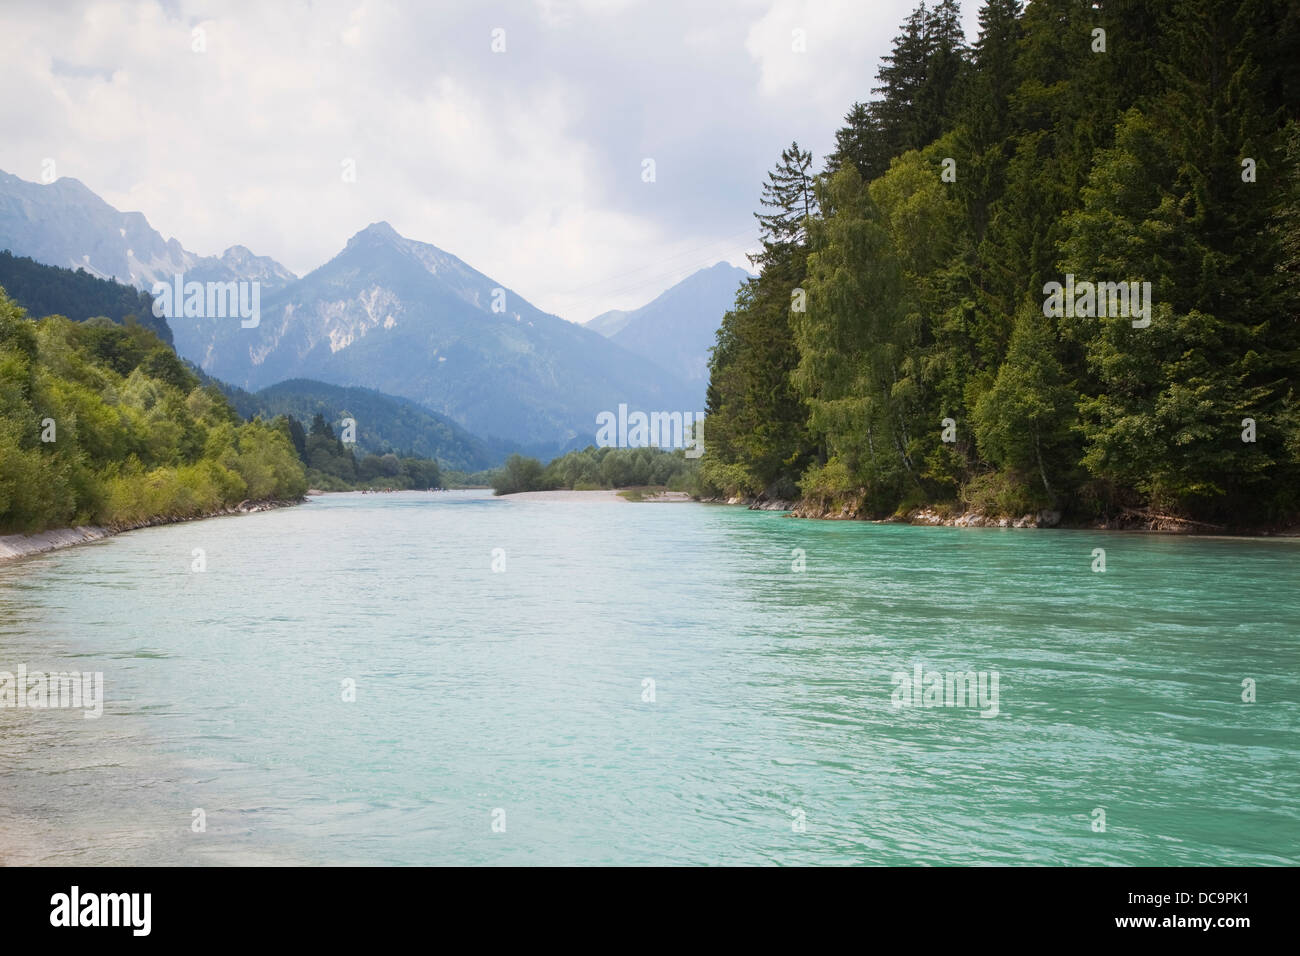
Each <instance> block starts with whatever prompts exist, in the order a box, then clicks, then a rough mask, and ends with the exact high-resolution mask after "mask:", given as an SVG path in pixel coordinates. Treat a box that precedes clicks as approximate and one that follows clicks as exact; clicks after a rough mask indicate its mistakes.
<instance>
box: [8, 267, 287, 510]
mask: <svg viewBox="0 0 1300 956" xmlns="http://www.w3.org/2000/svg"><path fill="white" fill-rule="evenodd" d="M95 281H99V280H95ZM306 490H307V483H306V478H305V475H304V471H303V467H302V465H301V463H300V462H299V460H298V456H297V455H296V454H295V453H294V446H293V442H292V440H291V438H290V436H289V432H288V425H287V422H286V421H284V420H278V421H274V422H265V421H262V420H260V419H259V420H255V421H252V422H245V421H243V420H241V419H240V417H239V416H238V415H237V414H236V413H235V411H234V409H232V408H231V407H230V405H229V404H228V403H227V402H226V400H225V398H224V397H223V396H222V395H221V393H220V392H219V391H218V390H216V389H215V388H211V387H204V386H202V385H201V384H200V382H199V379H198V378H197V377H196V376H195V375H194V373H193V372H191V371H190V370H189V369H188V368H186V366H185V365H184V363H183V362H181V360H180V359H179V358H177V357H176V353H175V352H173V351H172V350H171V348H169V347H168V346H167V345H166V343H164V342H163V341H162V340H161V339H159V338H158V336H157V335H156V334H154V333H153V332H152V331H150V330H149V329H147V328H145V327H144V326H142V325H140V324H138V323H136V322H134V321H128V322H127V323H126V324H124V325H123V324H118V323H115V322H113V321H111V320H110V319H107V318H102V317H100V318H91V319H89V320H88V321H86V322H81V323H79V322H73V321H71V320H70V319H67V318H64V317H62V316H49V317H46V318H43V319H41V320H39V321H34V320H33V319H31V318H29V317H28V316H27V314H26V312H25V311H24V310H23V309H22V308H21V307H20V306H18V305H17V303H15V302H14V301H13V300H12V299H10V298H9V297H8V296H7V295H6V294H5V293H4V291H3V289H0V532H4V533H9V532H34V531H40V530H44V529H47V528H56V527H67V526H71V525H76V524H102V525H107V526H121V525H127V524H139V523H142V522H146V521H150V520H153V519H157V518H176V519H179V518H189V517H198V516H200V515H203V514H209V513H212V512H215V511H219V510H221V509H224V508H229V507H231V506H233V505H236V504H238V503H240V502H242V501H244V500H247V499H257V500H265V499H296V498H300V497H301V496H302V495H303V493H304V492H305V491H306Z"/></svg>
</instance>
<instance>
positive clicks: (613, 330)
mask: <svg viewBox="0 0 1300 956" xmlns="http://www.w3.org/2000/svg"><path fill="white" fill-rule="evenodd" d="M750 278H751V276H750V274H749V273H748V272H746V271H745V270H744V269H738V268H736V267H735V266H733V265H731V264H729V263H726V262H719V263H718V264H717V265H715V266H712V267H710V268H708V269H701V270H700V271H699V272H696V273H694V274H692V275H690V276H687V277H686V278H685V279H683V280H682V281H681V282H679V283H677V284H676V285H675V286H673V287H672V288H671V289H669V290H668V291H666V292H664V293H663V294H662V295H660V296H658V297H657V298H655V299H654V300H653V301H651V302H649V303H647V304H646V305H643V306H641V308H639V309H633V310H632V311H630V312H617V311H616V312H605V313H603V314H601V315H598V316H596V317H595V318H594V319H591V320H590V321H589V322H587V323H586V328H589V329H592V330H593V331H596V332H599V333H600V334H602V335H604V336H606V337H608V338H609V340H610V341H611V342H613V343H615V344H616V345H620V346H622V347H623V348H625V349H627V350H628V351H629V352H633V353H634V354H636V355H640V356H642V357H643V358H647V359H649V360H650V361H651V362H654V363H655V364H656V365H658V366H659V367H661V368H663V369H665V370H667V371H668V372H671V373H672V374H674V375H675V376H677V377H678V378H681V379H684V380H686V381H687V382H689V383H691V385H692V386H693V390H692V394H694V395H695V396H696V398H695V401H694V404H693V406H692V407H695V408H700V409H702V408H703V407H704V390H705V387H706V386H707V384H708V380H709V349H711V348H712V347H713V345H714V342H715V341H716V339H715V336H716V333H717V331H718V326H719V325H720V324H721V323H722V316H723V315H724V314H726V313H727V312H729V311H731V309H733V308H734V307H735V304H736V292H737V290H738V289H739V288H740V286H741V284H742V283H744V282H746V281H747V280H748V279H750Z"/></svg>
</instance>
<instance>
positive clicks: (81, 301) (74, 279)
mask: <svg viewBox="0 0 1300 956" xmlns="http://www.w3.org/2000/svg"><path fill="white" fill-rule="evenodd" d="M0 287H3V288H4V289H5V291H6V292H8V293H9V295H10V297H11V298H12V299H13V300H14V301H15V302H17V303H18V304H19V305H20V306H22V307H23V308H24V309H25V310H26V311H27V314H28V315H64V316H67V317H68V318H70V319H72V320H73V321H75V322H84V321H85V320H86V319H89V318H93V317H95V316H97V315H103V316H107V317H108V318H110V319H112V320H113V321H114V322H116V323H118V324H119V325H125V324H126V322H127V320H128V319H133V320H135V321H137V322H139V323H140V324H141V325H143V326H144V327H145V328H147V329H149V330H150V331H152V332H153V333H154V334H155V335H157V336H158V338H160V339H162V340H163V341H164V342H166V343H167V344H168V345H171V344H172V330H171V328H170V327H169V326H168V325H167V320H166V319H163V318H159V317H157V316H155V315H154V314H153V296H151V295H149V294H148V293H147V292H141V291H140V290H139V289H137V288H135V287H134V286H129V285H123V284H122V283H120V282H118V281H117V280H116V279H100V278H98V277H96V276H93V275H91V274H90V273H89V272H84V271H82V270H81V269H61V268H59V267H58V266H47V265H44V264H43V263H40V262H36V261H35V260H33V259H28V258H26V257H25V256H15V255H14V254H13V253H11V252H9V251H8V250H0Z"/></svg>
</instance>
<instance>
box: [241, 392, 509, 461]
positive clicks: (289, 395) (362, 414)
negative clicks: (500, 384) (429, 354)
mask: <svg viewBox="0 0 1300 956" xmlns="http://www.w3.org/2000/svg"><path fill="white" fill-rule="evenodd" d="M217 384H218V387H221V388H222V390H223V391H224V392H226V395H227V397H228V398H229V399H230V403H231V404H232V405H234V406H235V409H236V411H238V412H239V414H240V415H242V416H243V417H244V418H253V417H254V416H255V415H261V416H262V417H263V418H274V417H275V416H277V415H290V416H292V417H294V418H296V419H298V421H300V422H302V423H303V425H304V426H309V425H311V420H312V418H314V417H315V416H316V415H317V413H319V414H321V415H324V416H325V420H326V421H328V422H330V423H331V424H332V425H333V426H334V427H335V429H336V430H337V429H338V428H339V422H340V421H341V420H342V419H343V418H352V419H354V420H355V421H356V423H357V429H356V438H357V451H358V453H359V454H373V455H383V454H387V453H388V452H397V453H399V454H403V455H407V454H409V455H414V456H416V457H419V458H436V459H437V461H438V464H439V465H441V466H442V467H444V468H453V469H456V470H457V471H481V470H483V469H485V468H494V467H496V466H497V465H499V464H501V462H502V461H504V460H505V458H506V456H507V455H508V454H509V453H510V452H511V451H514V450H516V449H514V448H513V447H506V446H504V445H499V444H497V443H489V442H484V441H482V440H481V439H479V438H476V437H475V436H473V435H471V434H470V433H469V432H467V431H465V429H463V428H461V427H460V426H459V425H457V424H456V423H455V422H453V421H452V420H451V419H449V418H446V417H445V416H442V415H437V414H435V413H433V412H431V411H429V410H428V409H427V408H424V407H423V406H421V405H417V404H416V403H415V402H413V401H411V400H410V399H406V398H396V397H394V396H392V395H385V394H383V393H382V392H376V391H374V390H373V389H368V388H347V387H345V386H342V385H327V384H326V383H324V382H313V381H311V380H309V379H301V378H298V379H291V380H290V381H287V382H280V383H279V384H278V385H272V386H271V387H270V388H264V389H262V390H261V391H260V392H256V393H251V392H245V391H243V390H242V389H238V388H234V387H231V386H227V385H225V384H224V383H220V382H218V383H217Z"/></svg>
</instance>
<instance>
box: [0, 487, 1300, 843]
mask: <svg viewBox="0 0 1300 956" xmlns="http://www.w3.org/2000/svg"><path fill="white" fill-rule="evenodd" d="M1099 547H1100V548H1104V549H1105V551H1106V571H1105V572H1104V573H1096V572H1094V571H1092V566H1093V563H1094V556H1093V553H1092V552H1093V549H1094V548H1099ZM195 548H202V549H203V550H204V552H205V555H206V564H207V570H206V571H205V572H203V573H194V572H192V571H191V563H192V561H193V560H194V559H193V557H192V550H193V549H195ZM498 548H499V549H503V551H504V562H505V564H504V570H502V571H499V572H494V571H493V569H492V565H493V560H494V555H493V551H494V549H498ZM795 549H801V550H802V551H803V552H804V557H803V562H804V565H805V567H806V570H804V571H802V572H798V571H794V570H792V563H795V561H796V557H797V556H796V555H794V554H793V552H794V551H795ZM498 565H500V554H499V553H498ZM1298 570H1300V541H1297V540H1270V539H1262V540H1260V539H1256V540H1230V539H1215V538H1187V537H1166V536H1156V535H1129V534H1114V533H1109V534H1104V533H1090V532H1083V531H1046V530H1033V531H1016V530H1006V531H999V530H992V529H951V528H914V527H901V526H892V525H873V524H866V523H857V522H853V523H841V522H818V521H800V520H795V519H789V518H785V517H782V516H780V515H777V514H772V513H760V512H750V511H746V510H744V509H740V508H729V507H725V506H710V505H700V504H628V503H625V502H622V501H618V500H608V501H552V500H536V499H533V500H518V499H492V498H490V497H487V496H484V494H483V493H478V492H463V493H446V494H433V495H430V494H414V493H412V494H397V495H367V496H361V495H340V496H328V497H325V498H320V499H315V500H313V501H312V502H311V503H310V504H308V505H305V506H303V507H299V508H293V509H287V510H283V511H277V512H271V513H266V514H259V515H251V516H245V517H237V518H221V519H215V520H210V521H203V522H194V523H190V524H183V525H174V526H170V527H165V528H155V529H149V530H144V531H139V532H133V533H131V534H127V535H122V536H120V537H117V538H113V539H108V540H106V541H103V542H98V543H95V544H90V545H86V546H84V547H78V548H73V549H69V550H65V551H61V552H56V553H52V554H48V555H43V556H38V557H35V558H31V559H27V560H23V561H20V562H17V563H14V564H10V565H7V566H3V567H0V670H9V671H14V670H15V669H16V667H17V666H18V665H19V664H25V665H26V666H27V668H28V669H29V670H30V671H36V670H45V671H49V670H71V669H73V668H75V669H77V670H79V671H102V672H103V675H104V684H105V696H106V702H105V705H104V714H103V716H102V717H101V718H99V719H98V720H87V719H84V718H83V717H82V715H81V712H79V711H75V710H66V709H65V710H32V709H18V708H3V709H0V742H2V744H3V746H0V860H2V861H3V862H7V863H25V862H42V863H84V864H110V863H224V862H229V863H257V862H268V863H271V862H286V863H344V864H350V863H393V864H504V863H523V864H532V863H554V864H569V863H611V864H625V863H653V864H662V863H688V864H751V863H754V864H764V863H784V864H811V863H823V864H971V863H1041V864H1065V863H1084V864H1155V865H1165V864H1197V863H1222V864H1261V863H1262V864H1283V863H1290V864H1294V863H1297V862H1300V759H1297V758H1298V756H1300V734H1298V731H1300V675H1298V674H1297V664H1298V663H1300V653H1298V652H1300V598H1297V594H1296V584H1297V571H1298ZM918 664H920V665H921V666H922V668H923V672H930V671H937V672H948V671H961V672H967V671H974V672H977V673H979V672H982V673H983V674H984V675H985V676H986V677H987V676H991V675H992V674H993V673H994V672H996V674H997V677H998V700H997V715H996V716H993V717H986V716H981V714H982V713H990V712H991V708H990V707H989V706H984V707H983V708H980V707H971V706H966V707H924V706H917V705H916V704H915V703H912V704H911V705H910V706H902V707H896V706H894V703H895V700H894V698H895V696H896V695H895V688H896V686H897V682H896V681H895V679H894V675H895V674H896V673H898V672H901V673H905V674H908V675H910V674H912V673H913V670H914V667H915V666H916V665H918ZM1247 678H1249V679H1252V680H1254V681H1255V682H1256V694H1257V702H1255V703H1251V704H1248V703H1244V702H1243V701H1242V693H1243V685H1242V682H1243V680H1245V679H1247ZM647 679H650V680H653V682H654V683H653V700H650V699H647V698H649V697H650V696H651V695H650V690H651V687H650V685H648V684H646V683H644V682H645V681H646V680H647ZM346 680H352V681H355V700H354V701H345V700H344V699H343V697H344V686H345V685H344V683H343V682H344V681H346ZM909 700H910V698H909ZM986 704H987V701H986ZM197 809H201V810H202V811H203V813H204V818H205V823H206V830H205V832H194V830H193V829H192V821H193V820H194V819H195V814H194V811H195V810H197ZM1098 809H1100V810H1102V811H1104V814H1105V831H1104V832H1096V831H1095V830H1094V826H1095V825H1096V821H1098V820H1099V819H1100V818H1099V817H1098V815H1097V813H1096V811H1097V810H1098ZM494 811H500V812H497V813H495V814H494ZM494 821H496V822H497V824H498V827H499V826H500V825H501V823H504V832H494V829H493V824H494Z"/></svg>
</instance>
